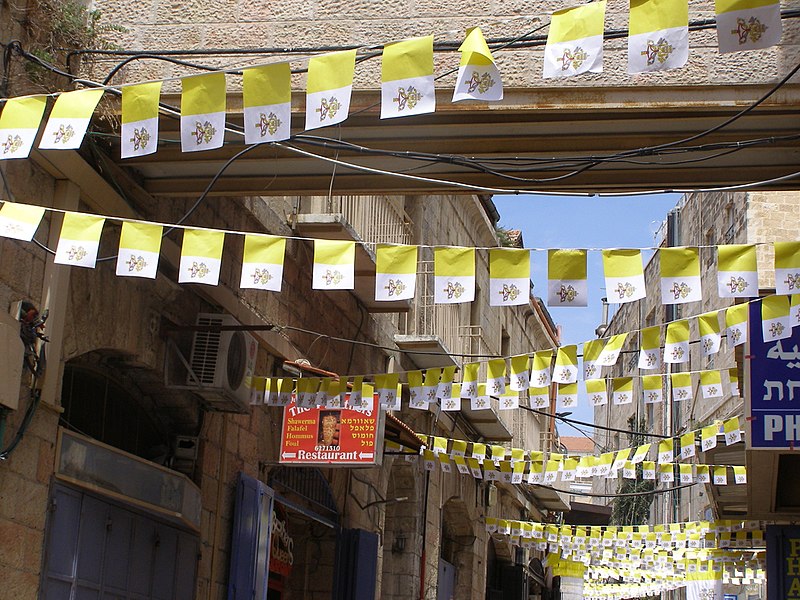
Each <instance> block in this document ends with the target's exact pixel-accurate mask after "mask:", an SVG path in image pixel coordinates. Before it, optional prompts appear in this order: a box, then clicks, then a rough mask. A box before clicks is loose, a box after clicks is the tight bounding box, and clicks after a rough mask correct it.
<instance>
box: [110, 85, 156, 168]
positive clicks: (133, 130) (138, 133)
mask: <svg viewBox="0 0 800 600" xmlns="http://www.w3.org/2000/svg"><path fill="white" fill-rule="evenodd" d="M160 97H161V82H160V81H152V82H149V83H140V84H138V85H126V86H124V87H123V88H122V128H121V133H120V138H121V139H120V152H121V156H122V158H130V157H132V156H146V155H147V154H153V153H154V152H155V151H156V150H157V149H158V102H159V99H160Z"/></svg>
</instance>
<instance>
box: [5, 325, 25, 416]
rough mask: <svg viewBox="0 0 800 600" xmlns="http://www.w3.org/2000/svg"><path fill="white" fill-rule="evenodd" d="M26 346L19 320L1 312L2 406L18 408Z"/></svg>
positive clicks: (12, 408)
mask: <svg viewBox="0 0 800 600" xmlns="http://www.w3.org/2000/svg"><path fill="white" fill-rule="evenodd" d="M24 355H25V346H24V345H23V344H22V340H21V339H20V337H19V321H17V320H16V319H15V318H14V317H12V316H11V315H9V314H6V313H0V356H2V357H3V359H2V360H0V406H4V407H6V408H10V409H11V410H17V408H18V407H19V390H20V385H22V358H23V356H24Z"/></svg>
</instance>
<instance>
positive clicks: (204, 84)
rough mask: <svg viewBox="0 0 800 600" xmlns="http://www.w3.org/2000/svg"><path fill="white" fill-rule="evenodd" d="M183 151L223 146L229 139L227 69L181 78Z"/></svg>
mask: <svg viewBox="0 0 800 600" xmlns="http://www.w3.org/2000/svg"><path fill="white" fill-rule="evenodd" d="M181 86H182V92H181V151H182V152H197V151H199V150H212V149H214V148H221V147H222V144H223V142H224V141H225V73H209V74H207V75H193V76H191V77H184V78H183V79H182V80H181Z"/></svg>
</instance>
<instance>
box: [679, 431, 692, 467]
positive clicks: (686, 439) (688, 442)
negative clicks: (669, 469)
mask: <svg viewBox="0 0 800 600" xmlns="http://www.w3.org/2000/svg"><path fill="white" fill-rule="evenodd" d="M694 433H695V432H694V431H689V432H688V433H684V434H683V435H682V436H681V460H686V459H687V458H692V457H693V456H694V455H695V448H694Z"/></svg>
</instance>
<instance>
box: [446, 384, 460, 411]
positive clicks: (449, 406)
mask: <svg viewBox="0 0 800 600" xmlns="http://www.w3.org/2000/svg"><path fill="white" fill-rule="evenodd" d="M442 410H444V411H448V412H450V411H456V410H461V384H460V383H454V384H453V385H451V386H450V395H449V396H447V397H443V398H442Z"/></svg>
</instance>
